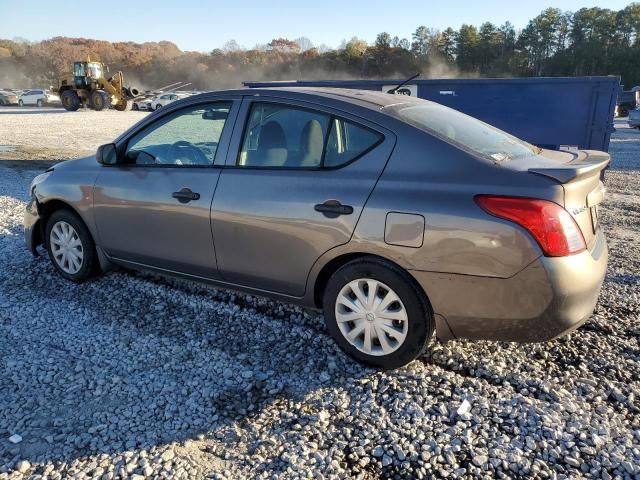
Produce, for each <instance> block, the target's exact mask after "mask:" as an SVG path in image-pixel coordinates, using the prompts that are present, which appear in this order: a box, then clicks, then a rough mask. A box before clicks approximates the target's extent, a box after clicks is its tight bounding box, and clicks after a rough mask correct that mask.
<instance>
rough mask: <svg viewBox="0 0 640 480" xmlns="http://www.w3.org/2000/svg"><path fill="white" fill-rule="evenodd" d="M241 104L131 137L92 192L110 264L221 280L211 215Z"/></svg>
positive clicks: (179, 118) (167, 120) (177, 118)
mask: <svg viewBox="0 0 640 480" xmlns="http://www.w3.org/2000/svg"><path fill="white" fill-rule="evenodd" d="M238 108H239V101H238V102H234V101H233V100H222V101H219V102H207V103H199V104H196V105H192V106H188V107H184V108H181V109H178V110H173V111H169V112H167V113H166V114H164V115H163V116H161V117H159V118H157V119H156V121H154V122H153V123H151V124H149V125H148V126H146V127H143V128H142V130H140V131H139V132H137V133H135V134H134V135H132V136H131V137H130V138H129V139H128V140H127V141H126V146H125V147H124V154H123V157H124V158H123V163H119V164H117V165H112V166H103V167H102V169H101V171H100V173H99V175H98V178H97V180H96V184H95V188H94V211H95V218H96V225H97V229H98V240H99V242H98V243H99V245H100V246H101V247H102V248H103V249H104V250H105V251H106V252H107V253H108V254H109V255H110V256H112V257H115V258H116V259H119V260H123V261H126V262H132V263H136V264H143V265H149V266H153V267H156V268H161V269H165V270H170V271H175V272H181V273H187V274H190V275H197V276H200V277H207V278H215V277H217V267H216V258H215V250H214V245H213V239H212V234H211V222H210V215H209V213H210V208H211V201H212V199H213V193H214V191H215V188H216V184H217V182H218V178H219V176H220V171H221V170H222V166H223V163H224V158H225V157H226V151H227V148H228V144H229V138H230V136H231V131H232V129H233V121H234V119H235V115H236V114H237V110H238Z"/></svg>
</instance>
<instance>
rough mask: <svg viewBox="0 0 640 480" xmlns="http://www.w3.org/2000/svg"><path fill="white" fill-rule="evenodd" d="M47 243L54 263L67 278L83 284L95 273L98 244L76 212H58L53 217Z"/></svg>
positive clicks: (46, 239)
mask: <svg viewBox="0 0 640 480" xmlns="http://www.w3.org/2000/svg"><path fill="white" fill-rule="evenodd" d="M45 241H46V246H47V251H48V253H49V259H50V260H51V263H53V266H54V267H55V268H56V270H58V273H60V275H62V276H63V277H64V278H66V279H68V280H71V281H73V282H83V281H84V280H86V279H87V278H89V277H91V276H92V275H93V274H94V273H95V271H96V266H97V263H96V262H97V256H96V249H95V244H94V243H93V239H92V238H91V234H90V233H89V230H88V229H87V227H86V226H85V224H84V222H83V221H82V220H81V219H80V218H79V217H78V216H77V215H76V214H75V213H72V212H71V211H69V210H57V211H55V212H54V213H53V214H51V216H50V217H49V219H48V221H47V226H46V229H45Z"/></svg>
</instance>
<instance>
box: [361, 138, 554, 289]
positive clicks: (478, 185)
mask: <svg viewBox="0 0 640 480" xmlns="http://www.w3.org/2000/svg"><path fill="white" fill-rule="evenodd" d="M481 193H489V194H491V193H493V194H499V195H519V196H529V197H536V198H547V199H554V200H561V199H562V188H561V187H560V186H559V185H557V184H554V182H552V181H547V180H545V179H541V178H534V176H533V175H531V174H529V173H527V172H514V171H510V170H508V169H505V168H503V167H500V166H499V165H494V164H492V163H491V162H488V161H483V160H480V159H477V158H474V157H472V156H471V155H469V154H467V153H465V152H464V151H461V150H459V149H458V148H455V147H453V146H451V145H449V144H447V143H446V142H443V141H441V140H439V139H437V138H434V137H431V136H430V135H427V134H424V133H422V132H419V131H417V130H415V129H413V128H412V127H407V128H406V129H404V130H403V132H402V134H399V135H398V143H397V145H396V148H395V150H394V152H393V154H392V156H391V158H390V160H389V163H388V164H387V167H386V169H385V171H384V173H383V175H382V176H381V178H380V180H379V181H378V184H377V185H376V188H375V190H374V192H373V193H372V195H371V197H370V198H369V201H368V202H367V205H366V208H365V210H364V212H363V214H362V216H361V218H360V221H359V222H358V226H357V228H356V231H355V233H354V237H353V239H352V242H351V243H352V247H353V248H354V249H356V250H358V249H360V250H363V249H367V250H371V249H373V250H376V251H378V252H379V253H380V254H382V255H383V256H385V257H387V258H390V259H391V260H393V261H395V262H397V263H398V264H400V265H401V266H403V267H404V268H407V269H410V270H422V271H432V272H445V273H456V274H464V275H479V276H490V277H500V278H507V277H510V276H513V275H515V274H516V273H517V272H519V271H520V270H522V269H523V268H524V267H526V266H527V265H528V264H530V263H531V262H532V261H534V260H535V259H536V258H538V257H539V256H540V255H541V252H540V249H539V248H538V246H537V244H536V243H535V242H534V241H533V240H532V239H531V237H530V236H529V234H528V233H527V232H526V231H525V230H524V229H522V228H521V227H519V226H517V225H515V224H513V223H511V222H507V221H504V220H501V219H498V218H496V217H493V216H491V215H489V214H487V213H486V212H484V211H483V210H482V209H481V208H480V207H479V206H478V205H477V204H476V203H475V201H474V196H475V195H477V194H481ZM388 212H404V213H411V214H417V215H421V216H423V217H424V219H425V232H424V241H423V243H422V245H421V246H420V247H418V248H413V247H406V246H396V245H389V244H387V243H385V239H384V229H385V218H386V215H387V213H388Z"/></svg>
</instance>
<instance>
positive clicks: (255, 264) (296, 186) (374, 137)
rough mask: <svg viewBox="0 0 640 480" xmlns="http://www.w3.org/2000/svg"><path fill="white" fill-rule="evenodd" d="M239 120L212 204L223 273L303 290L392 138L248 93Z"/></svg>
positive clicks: (352, 222)
mask: <svg viewBox="0 0 640 480" xmlns="http://www.w3.org/2000/svg"><path fill="white" fill-rule="evenodd" d="M241 118H242V119H245V128H244V130H242V129H238V128H236V131H235V132H234V139H233V140H232V147H231V149H230V151H229V157H228V158H227V167H226V168H225V169H224V170H223V172H222V174H221V176H220V180H219V182H218V188H217V190H216V194H215V197H214V202H213V205H212V209H211V223H212V226H213V236H214V241H215V245H216V252H217V255H218V268H219V271H220V274H221V276H222V277H223V279H224V280H226V281H229V282H232V283H235V284H239V285H244V286H248V287H252V288H257V289H261V290H268V291H274V292H279V293H284V294H287V295H292V296H302V295H303V294H304V290H305V284H306V280H307V276H308V273H309V271H310V270H311V267H312V266H313V264H314V262H315V261H316V260H317V259H318V258H319V257H320V256H321V255H322V254H323V253H325V252H326V251H328V250H330V249H331V248H333V247H336V246H338V245H342V244H344V243H346V242H348V241H349V239H350V238H351V235H352V233H353V231H354V229H355V226H356V223H357V221H358V218H359V216H360V213H361V212H362V209H363V207H364V204H365V202H366V200H367V198H368V196H369V194H370V193H371V190H372V189H373V187H374V185H375V183H376V181H377V179H378V177H379V176H380V174H381V173H382V170H383V169H384V166H385V164H386V162H387V159H388V158H389V155H390V153H391V151H392V149H393V145H394V143H395V137H394V136H393V135H392V134H391V133H390V132H386V131H384V130H382V129H381V128H380V127H376V126H372V125H370V124H368V123H367V124H366V125H365V122H364V121H362V120H357V121H356V120H351V119H350V118H348V117H345V116H343V115H338V114H336V113H334V112H330V111H326V110H319V109H317V108H316V107H314V106H307V105H303V104H291V103H274V102H264V101H255V100H253V101H245V102H244V103H243V107H242V109H241V113H240V116H239V121H238V123H240V119H241ZM383 132H384V133H383Z"/></svg>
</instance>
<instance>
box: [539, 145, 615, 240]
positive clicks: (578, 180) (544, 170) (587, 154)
mask: <svg viewBox="0 0 640 480" xmlns="http://www.w3.org/2000/svg"><path fill="white" fill-rule="evenodd" d="M540 157H542V158H540ZM529 160H531V159H529ZM610 160H611V157H610V156H609V154H608V153H605V152H598V151H595V150H580V151H577V152H551V151H544V152H543V154H542V155H539V156H538V157H536V160H534V161H532V162H531V163H530V165H529V168H528V171H529V172H530V173H532V174H535V175H542V176H544V177H547V178H551V179H553V180H555V181H557V182H558V183H560V184H561V185H562V188H563V189H564V205H563V206H564V208H565V209H566V210H567V211H568V212H569V213H570V214H571V216H573V218H574V219H575V221H576V223H577V224H578V226H579V227H580V230H582V234H583V235H584V239H585V241H586V243H587V247H588V248H591V247H592V246H593V243H594V242H595V238H596V233H597V232H598V228H599V223H600V222H599V211H598V208H599V205H600V203H601V202H602V201H603V200H604V196H605V188H604V184H603V183H602V180H601V177H602V171H603V170H604V169H605V168H606V166H607V165H608V164H609V162H610Z"/></svg>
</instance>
